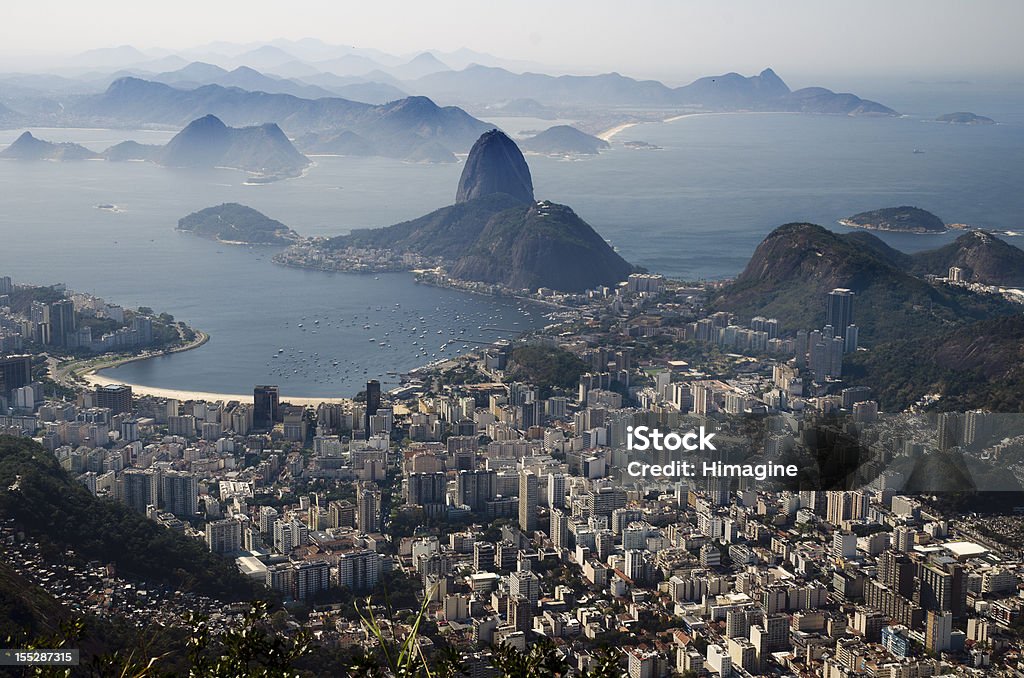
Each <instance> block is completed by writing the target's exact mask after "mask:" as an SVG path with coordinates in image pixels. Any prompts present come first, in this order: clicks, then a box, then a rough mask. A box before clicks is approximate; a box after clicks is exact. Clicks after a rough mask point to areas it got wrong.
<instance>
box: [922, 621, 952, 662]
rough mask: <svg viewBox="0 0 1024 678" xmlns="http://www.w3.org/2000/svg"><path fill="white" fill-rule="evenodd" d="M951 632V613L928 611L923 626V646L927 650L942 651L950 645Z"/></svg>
mask: <svg viewBox="0 0 1024 678" xmlns="http://www.w3.org/2000/svg"><path fill="white" fill-rule="evenodd" d="M952 633H953V613H952V612H937V611H935V610H930V611H929V612H928V617H927V624H926V626H925V634H924V646H925V649H927V650H928V651H929V652H935V653H938V652H944V651H946V650H948V649H949V647H950V644H951V643H950V638H951V636H952Z"/></svg>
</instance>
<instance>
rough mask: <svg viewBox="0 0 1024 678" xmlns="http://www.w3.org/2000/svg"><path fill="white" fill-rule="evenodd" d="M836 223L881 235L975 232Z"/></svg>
mask: <svg viewBox="0 0 1024 678" xmlns="http://www.w3.org/2000/svg"><path fill="white" fill-rule="evenodd" d="M836 223H837V224H839V225H840V226H845V227H847V228H856V229H859V230H862V231H882V232H883V233H908V234H910V235H942V234H944V233H949V232H950V231H956V230H963V231H965V232H966V231H968V230H975V229H955V228H949V227H948V226H947V227H946V229H945V230H943V231H928V230H923V229H909V228H885V227H882V226H874V225H864V224H858V223H856V222H854V221H850V220H849V219H837V220H836Z"/></svg>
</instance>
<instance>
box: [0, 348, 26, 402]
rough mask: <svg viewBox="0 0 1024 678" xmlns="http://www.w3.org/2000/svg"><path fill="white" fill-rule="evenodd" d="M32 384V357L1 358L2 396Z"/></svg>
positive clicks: (12, 356) (0, 380) (0, 378)
mask: <svg viewBox="0 0 1024 678" xmlns="http://www.w3.org/2000/svg"><path fill="white" fill-rule="evenodd" d="M30 383H32V356H30V355H11V356H7V357H0V396H5V397H6V396H9V395H10V393H11V391H13V390H15V389H18V388H24V387H25V386H28V385H29V384H30Z"/></svg>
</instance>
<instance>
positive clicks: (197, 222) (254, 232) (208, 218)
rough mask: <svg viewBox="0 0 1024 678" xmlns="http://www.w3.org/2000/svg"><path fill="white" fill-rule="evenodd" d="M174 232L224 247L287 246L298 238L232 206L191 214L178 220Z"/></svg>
mask: <svg viewBox="0 0 1024 678" xmlns="http://www.w3.org/2000/svg"><path fill="white" fill-rule="evenodd" d="M178 230H179V231H187V232H188V233H194V234H195V235H198V236H201V237H203V238H209V239H211V240H216V241H217V242H220V243H224V244H226V245H288V244H291V243H293V242H295V241H297V240H299V234H298V233H296V232H295V231H293V230H292V229H290V228H288V227H287V226H285V225H284V224H282V223H281V222H280V221H277V220H276V219H271V218H270V217H268V216H267V215H265V214H263V213H262V212H259V211H257V210H254V209H253V208H251V207H247V206H246V205H240V204H238V203H236V202H229V203H224V204H223V205H217V206H216V207H207V208H206V209H203V210H199V211H198V212H193V213H192V214H189V215H188V216H187V217H184V218H182V219H179V220H178Z"/></svg>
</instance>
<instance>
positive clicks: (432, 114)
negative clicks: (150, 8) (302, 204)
mask: <svg viewBox="0 0 1024 678" xmlns="http://www.w3.org/2000/svg"><path fill="white" fill-rule="evenodd" d="M206 115H214V116H216V117H217V118H219V119H221V120H223V121H224V122H225V123H226V124H228V125H232V126H253V125H260V124H263V123H265V122H267V121H274V122H276V123H277V124H278V125H280V126H281V128H282V129H284V130H285V131H287V133H288V134H290V135H292V136H302V138H303V142H302V147H303V150H306V151H307V152H311V153H317V152H330V151H329V149H326V148H324V146H326V145H328V144H329V142H330V141H331V140H332V139H333V138H334V137H336V136H337V135H338V134H339V133H341V132H346V131H347V132H351V133H352V134H354V135H357V136H358V138H360V139H362V140H364V141H365V144H366V147H367V148H368V149H370V150H371V151H372V153H368V154H373V155H384V156H388V157H397V158H402V159H405V158H412V159H417V158H418V157H422V155H423V154H424V150H423V149H421V148H420V147H421V146H424V145H426V146H428V147H432V146H434V145H435V144H436V145H440V146H441V147H443V148H444V149H445V150H446V151H447V152H448V155H450V154H451V152H452V151H457V152H458V151H462V152H465V151H467V150H468V149H469V147H470V145H472V143H473V141H474V140H475V139H476V138H477V137H478V136H479V135H480V134H481V133H483V132H484V131H486V130H487V129H489V127H490V126H489V125H487V124H486V123H484V122H482V121H480V120H477V119H476V118H474V117H472V116H470V115H469V114H468V113H466V112H465V111H463V110H462V109H460V108H456V107H452V106H449V107H444V108H442V107H440V106H437V105H436V104H435V103H434V102H433V101H431V100H430V99H427V98H426V97H409V98H406V99H401V100H398V101H394V102H391V103H388V104H382V105H371V104H364V103H359V102H356V101H349V100H347V99H341V98H321V99H302V98H299V97H296V96H292V95H290V94H268V93H264V92H249V91H246V90H243V89H239V88H235V87H222V86H220V85H204V86H202V87H198V88H196V89H178V88H176V87H172V86H170V85H167V84H164V83H157V82H150V81H147V80H140V79H138V78H122V79H120V80H117V81H115V82H114V83H112V84H111V85H110V87H109V88H108V89H107V91H106V92H104V93H103V94H100V95H94V96H90V97H85V98H83V99H81V100H79V101H78V102H77V104H76V105H75V107H74V108H73V110H71V111H70V116H71V117H72V118H74V119H75V120H77V121H78V124H93V125H110V126H129V125H130V126H135V125H150V124H164V125H184V124H186V123H187V122H188V121H190V120H194V119H196V118H200V117H203V116H206ZM430 154H431V152H430V151H429V149H428V150H427V151H426V155H427V156H428V157H429V155H430Z"/></svg>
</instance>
